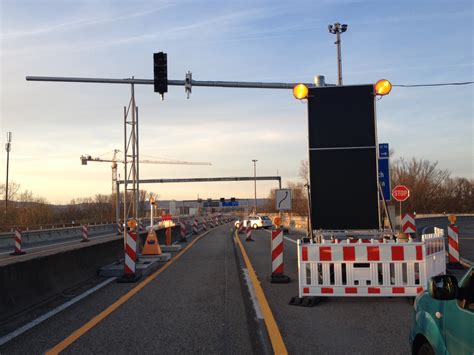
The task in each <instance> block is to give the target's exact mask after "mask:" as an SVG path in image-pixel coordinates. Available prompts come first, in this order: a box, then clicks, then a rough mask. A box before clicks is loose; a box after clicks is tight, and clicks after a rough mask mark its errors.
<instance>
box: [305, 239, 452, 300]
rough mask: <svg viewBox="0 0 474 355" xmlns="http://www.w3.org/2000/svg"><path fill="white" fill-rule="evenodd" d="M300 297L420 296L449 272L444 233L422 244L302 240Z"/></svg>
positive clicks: (425, 240) (373, 240) (423, 240)
mask: <svg viewBox="0 0 474 355" xmlns="http://www.w3.org/2000/svg"><path fill="white" fill-rule="evenodd" d="M297 248H298V278H299V297H303V296H325V297H327V296H337V297H344V296H346V297H347V296H349V297H354V296H360V297H373V296H375V297H377V296H378V297H381V296H382V297H383V296H391V297H393V296H405V297H406V296H416V295H417V294H418V293H419V292H422V291H423V290H425V289H426V287H427V282H428V279H429V278H430V277H432V276H435V275H439V274H444V273H445V272H446V257H445V244H444V237H443V236H442V234H441V235H440V233H439V231H438V233H434V234H431V235H424V236H423V237H422V241H421V242H386V241H378V240H375V239H372V240H371V241H370V242H369V243H366V242H364V243H363V242H362V240H359V242H358V243H353V242H351V241H350V240H344V241H342V242H338V241H333V242H331V241H327V242H325V241H323V243H304V244H303V243H301V241H300V240H299V241H298V244H297Z"/></svg>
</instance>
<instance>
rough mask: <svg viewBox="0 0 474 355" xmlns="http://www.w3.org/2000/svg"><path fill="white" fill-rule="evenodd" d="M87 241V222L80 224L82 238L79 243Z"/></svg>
mask: <svg viewBox="0 0 474 355" xmlns="http://www.w3.org/2000/svg"><path fill="white" fill-rule="evenodd" d="M88 241H89V228H88V227H87V224H83V225H82V240H81V243H83V242H88Z"/></svg>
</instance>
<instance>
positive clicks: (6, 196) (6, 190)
mask: <svg viewBox="0 0 474 355" xmlns="http://www.w3.org/2000/svg"><path fill="white" fill-rule="evenodd" d="M11 143H12V132H7V142H6V143H5V150H6V151H7V181H6V184H5V226H6V225H7V220H8V216H7V215H8V168H9V165H10V150H11V148H12V144H11Z"/></svg>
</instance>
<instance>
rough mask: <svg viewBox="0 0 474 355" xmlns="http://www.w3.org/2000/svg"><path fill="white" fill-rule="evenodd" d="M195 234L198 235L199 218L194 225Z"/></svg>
mask: <svg viewBox="0 0 474 355" xmlns="http://www.w3.org/2000/svg"><path fill="white" fill-rule="evenodd" d="M193 233H194V234H198V220H197V218H195V219H194V223H193Z"/></svg>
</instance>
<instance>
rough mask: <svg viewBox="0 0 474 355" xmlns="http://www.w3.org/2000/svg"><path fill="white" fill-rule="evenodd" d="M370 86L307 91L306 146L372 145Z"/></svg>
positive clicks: (373, 124) (372, 128) (372, 98)
mask: <svg viewBox="0 0 474 355" xmlns="http://www.w3.org/2000/svg"><path fill="white" fill-rule="evenodd" d="M373 91H374V87H373V85H360V86H333V87H324V88H314V89H310V90H309V100H308V116H309V122H308V128H309V147H310V148H328V147H352V146H353V147H364V146H375V142H376V138H375V120H374V117H375V106H374V95H373Z"/></svg>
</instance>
